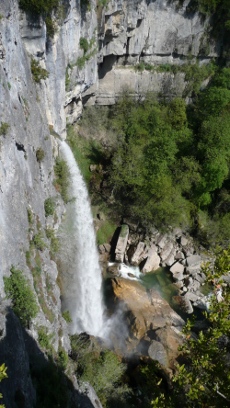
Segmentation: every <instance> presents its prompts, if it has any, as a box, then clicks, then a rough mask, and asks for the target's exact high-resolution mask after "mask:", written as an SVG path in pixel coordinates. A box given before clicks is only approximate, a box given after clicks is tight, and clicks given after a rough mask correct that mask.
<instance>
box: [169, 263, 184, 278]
mask: <svg viewBox="0 0 230 408" xmlns="http://www.w3.org/2000/svg"><path fill="white" fill-rule="evenodd" d="M170 272H171V273H172V274H173V275H174V274H175V273H182V274H183V273H184V266H183V265H182V264H181V263H180V262H176V263H175V264H174V265H173V266H171V268H170Z"/></svg>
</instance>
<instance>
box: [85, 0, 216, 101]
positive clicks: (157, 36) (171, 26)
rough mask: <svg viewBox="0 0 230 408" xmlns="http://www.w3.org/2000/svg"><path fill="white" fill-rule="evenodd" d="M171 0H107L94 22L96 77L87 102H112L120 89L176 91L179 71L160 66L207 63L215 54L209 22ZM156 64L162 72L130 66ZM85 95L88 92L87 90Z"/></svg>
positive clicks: (180, 86)
mask: <svg viewBox="0 0 230 408" xmlns="http://www.w3.org/2000/svg"><path fill="white" fill-rule="evenodd" d="M189 3H190V2H189V1H184V2H183V6H180V7H179V5H178V2H176V1H166V0H165V1H162V0H155V1H147V0H135V1H131V0H125V1H116V0H112V1H110V2H109V4H108V6H107V8H106V9H105V10H104V11H103V12H102V14H101V20H100V25H99V27H100V28H99V35H98V37H99V48H100V50H99V70H98V72H99V80H98V84H97V87H94V88H92V89H91V95H92V97H93V96H94V99H93V103H98V104H101V105H103V104H105V105H106V104H113V103H114V102H115V100H116V98H117V97H118V96H119V94H120V93H121V92H122V89H123V88H124V87H128V88H129V89H130V90H131V91H132V92H133V94H134V95H137V96H140V95H144V94H145V93H146V92H147V91H153V92H156V93H159V92H161V93H163V94H164V95H166V96H169V95H171V96H172V95H181V94H182V92H183V90H184V88H185V81H184V74H182V73H177V74H176V75H174V74H173V73H170V72H167V69H166V67H165V72H164V68H163V65H166V64H169V65H182V64H185V63H188V61H190V62H191V61H193V62H194V61H195V60H196V59H197V60H198V61H199V63H200V64H201V63H207V62H209V61H210V59H212V58H215V57H217V56H218V54H219V44H218V43H217V42H214V41H213V40H211V39H210V35H209V31H210V26H209V21H208V19H206V20H204V19H203V18H201V16H200V15H199V14H198V13H196V12H194V11H191V10H190V9H189ZM140 63H141V64H142V65H143V67H144V65H147V64H148V65H152V66H158V67H159V66H161V67H162V69H161V71H162V72H149V71H148V70H144V71H143V72H137V71H135V70H134V66H135V65H136V64H140ZM87 94H88V95H89V94H90V90H89V91H88V92H87Z"/></svg>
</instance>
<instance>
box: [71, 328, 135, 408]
mask: <svg viewBox="0 0 230 408" xmlns="http://www.w3.org/2000/svg"><path fill="white" fill-rule="evenodd" d="M71 347H72V357H73V359H74V360H75V361H76V362H77V374H78V377H80V380H81V381H83V382H85V381H86V382H89V383H90V384H91V385H92V386H93V387H94V389H95V391H96V393H97V395H98V397H99V399H100V401H101V403H102V405H103V407H104V408H106V407H109V408H110V407H111V408H112V407H114V408H115V407H117V406H118V405H119V406H123V405H122V403H123V402H125V401H126V397H127V395H128V393H129V389H128V387H127V385H125V384H124V383H123V382H122V379H123V376H124V373H125V371H126V365H125V364H123V363H122V362H121V361H120V359H119V357H118V356H117V355H116V354H115V353H114V352H113V351H110V350H101V349H100V348H99V347H98V346H97V345H95V344H91V342H90V341H89V340H88V339H86V338H85V337H84V335H83V336H81V335H80V336H77V335H74V336H72V338H71Z"/></svg>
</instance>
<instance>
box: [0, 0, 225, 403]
mask: <svg viewBox="0 0 230 408" xmlns="http://www.w3.org/2000/svg"><path fill="white" fill-rule="evenodd" d="M63 4H64V8H63V9H62V13H60V15H58V16H56V17H54V18H55V21H56V26H57V30H56V32H55V34H54V38H52V39H50V38H48V37H47V30H46V25H45V23H44V21H43V19H42V18H40V19H37V18H36V19H35V18H34V17H33V16H30V15H26V14H25V13H22V12H21V11H20V10H19V8H18V1H17V0H2V1H1V3H0V106H1V116H0V126H2V125H3V128H1V129H0V133H1V134H0V293H1V295H2V297H4V285H3V276H9V273H10V267H11V265H14V266H15V267H16V268H19V269H20V270H22V271H23V272H24V274H25V275H26V276H27V278H28V280H29V281H30V283H31V285H32V286H33V287H35V286H36V279H37V277H36V276H35V275H34V274H33V271H34V270H35V269H36V267H38V266H39V268H40V272H39V273H40V275H39V284H37V286H38V287H39V289H38V288H37V289H36V290H35V294H36V297H37V301H38V303H39V305H40V312H39V315H38V317H37V318H36V319H35V321H34V323H33V325H32V326H31V327H30V331H29V334H30V336H31V337H34V338H35V339H36V338H37V337H38V334H37V330H38V327H40V326H43V327H46V329H47V331H48V333H52V334H53V346H54V347H55V349H56V350H57V349H58V347H59V345H60V344H61V346H62V347H64V349H65V350H68V348H69V339H68V336H67V334H66V333H67V326H66V323H65V321H64V319H63V318H62V316H61V302H60V289H59V287H58V285H57V276H58V271H57V265H56V264H55V262H54V261H53V260H52V259H51V256H50V241H49V239H48V238H47V237H46V233H45V229H47V228H52V229H53V230H54V231H56V230H57V229H58V226H59V225H60V222H61V217H62V215H63V213H64V205H63V202H62V200H61V198H60V195H59V194H58V192H57V191H56V190H55V188H54V186H53V180H54V171H53V167H54V162H55V156H56V155H57V146H58V143H57V139H55V137H54V136H52V135H54V134H58V135H60V137H61V138H65V136H66V123H72V122H74V121H76V119H77V118H78V117H79V116H80V114H81V111H82V103H88V104H90V103H91V104H92V103H97V104H112V103H114V102H115V100H116V98H117V96H118V95H119V94H120V92H121V91H122V89H123V87H124V86H126V87H127V86H128V87H130V88H131V89H132V90H133V93H134V94H136V95H141V94H143V93H145V92H146V91H147V90H152V91H154V92H159V91H164V89H167V92H169V93H171V94H181V92H182V91H183V89H184V86H185V84H184V76H183V74H181V73H179V74H177V75H174V74H172V73H165V72H161V73H159V72H148V71H143V72H141V73H138V72H136V71H134V69H133V65H134V64H136V63H140V62H144V63H150V64H157V65H160V64H165V63H167V64H182V63H183V62H184V61H185V59H186V58H188V57H190V58H191V57H192V58H193V57H199V59H200V61H201V62H207V61H208V60H209V59H210V58H211V57H216V56H217V55H218V48H217V45H216V44H210V46H209V49H208V50H207V47H206V45H207V44H206V43H207V38H208V37H207V36H206V32H207V30H208V27H209V26H208V21H205V22H203V21H202V20H201V19H200V17H199V16H198V15H197V14H191V13H189V12H188V9H187V8H186V6H187V4H188V1H186V2H184V6H183V8H180V9H177V8H176V5H175V3H174V2H167V1H162V0H155V1H147V0H124V1H120V0H111V1H110V2H109V4H108V6H107V7H106V8H104V9H103V10H101V9H100V8H97V7H96V1H95V0H91V1H90V8H89V9H88V8H87V7H86V6H85V5H81V4H80V2H79V1H76V0H66V1H64V2H63ZM81 39H85V40H87V50H86V49H83V47H82V45H81V46H80V43H81ZM205 49H206V53H204V50H205ZM32 59H34V60H36V61H37V63H38V64H39V66H40V67H41V68H43V69H46V70H47V71H48V73H49V76H48V78H47V79H46V80H43V79H42V80H41V81H40V83H35V81H34V79H33V76H32V74H31V60H32ZM39 152H40V153H41V152H42V156H44V157H42V159H41V158H39ZM47 198H53V199H54V201H55V216H49V217H46V216H45V210H44V203H45V200H46V199H47ZM37 234H40V236H42V240H43V241H44V243H45V247H44V248H43V250H40V249H38V248H34V247H33V248H32V246H31V242H32V241H33V238H34V236H35V235H37ZM38 258H39V265H38ZM48 282H49V284H48ZM41 299H42V300H41ZM7 304H8V303H5V301H4V302H3V303H2V309H1V311H2V317H1V330H0V336H1V337H0V340H1V343H0V347H1V346H2V350H3V353H1V356H2V360H3V361H5V362H6V364H7V365H8V367H9V372H8V375H9V377H12V378H13V377H14V365H15V364H16V365H17V364H21V361H22V359H24V360H25V365H24V371H23V369H22V372H20V373H19V374H18V381H17V382H14V385H13V389H11V390H10V392H11V394H12V398H11V397H10V396H9V405H8V406H10V407H11V406H12V407H13V406H15V405H14V402H12V401H13V398H14V393H15V392H16V391H17V390H22V392H23V395H24V398H25V400H26V401H27V402H26V403H25V405H24V406H28V407H29V406H30V402H28V401H30V400H31V401H32V400H33V399H34V395H32V394H33V392H32V391H31V390H32V388H31V387H32V385H31V384H30V385H29V388H28V387H27V391H28V389H30V391H28V392H27V394H28V395H27V394H26V391H25V384H26V383H25V381H24V380H23V372H24V375H25V376H27V375H28V370H29V368H28V367H29V365H28V360H26V357H25V356H26V351H25V343H23V340H22V339H23V338H24V337H23V335H22V333H21V332H20V330H21V329H20V330H19V329H17V336H16V337H17V338H15V339H16V340H15V341H16V343H17V353H12V355H11V356H9V353H8V352H7V351H6V350H7V348H6V343H7V341H6V339H7V336H8V329H7V320H6V319H5V317H4V313H5V306H6V305H7ZM42 304H43V306H42ZM47 310H48V311H50V313H48V312H47ZM17 324H19V323H17ZM13 326H14V325H11V326H10V327H11V328H10V329H9V330H10V336H13V334H12V330H13V329H12V327H13ZM18 330H19V331H18ZM3 345H4V347H3ZM22 356H24V357H23V358H22ZM0 364H1V361H0ZM6 388H7V387H6ZM23 390H24V391H23ZM6 392H7V390H6ZM31 393H32V394H31ZM31 398H32V399H31ZM82 406H84V405H82ZM91 406H92V405H91Z"/></svg>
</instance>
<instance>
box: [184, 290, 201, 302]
mask: <svg viewBox="0 0 230 408" xmlns="http://www.w3.org/2000/svg"><path fill="white" fill-rule="evenodd" d="M184 298H185V299H188V300H190V302H197V301H198V300H199V299H200V296H198V295H196V294H195V293H193V292H187V293H186V294H185V295H184Z"/></svg>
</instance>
